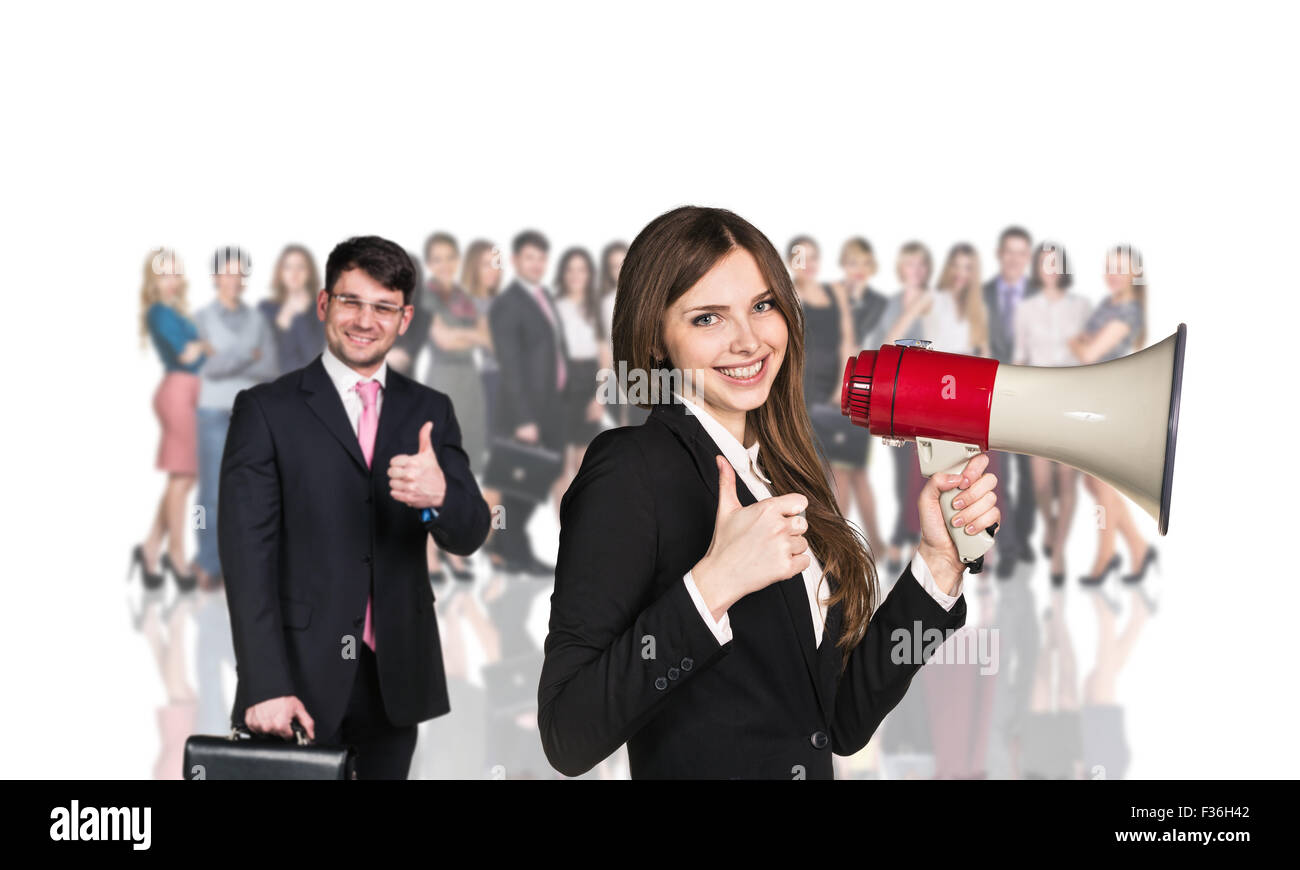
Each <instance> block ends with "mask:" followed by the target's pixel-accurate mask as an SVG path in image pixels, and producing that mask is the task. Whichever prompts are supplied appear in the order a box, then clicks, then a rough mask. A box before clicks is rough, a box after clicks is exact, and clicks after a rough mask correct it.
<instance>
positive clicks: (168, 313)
mask: <svg viewBox="0 0 1300 870" xmlns="http://www.w3.org/2000/svg"><path fill="white" fill-rule="evenodd" d="M145 322H146V324H147V325H148V327H149V335H150V337H152V338H153V346H154V348H156V349H157V351H158V356H159V358H160V359H161V360H162V364H163V368H164V369H165V370H166V371H169V372H197V371H198V370H199V368H200V367H201V366H202V365H203V361H204V360H205V359H207V357H206V355H203V354H200V355H199V358H198V359H196V360H195V361H194V362H192V363H183V362H181V361H180V355H181V354H182V353H184V352H185V345H187V344H189V343H190V342H191V341H197V340H198V337H199V330H198V328H197V327H196V326H195V325H194V321H192V320H190V319H189V318H188V317H186V316H185V315H184V314H181V313H180V312H179V311H177V310H176V309H175V308H172V307H171V306H170V305H164V304H163V303H161V302H155V303H154V304H152V305H150V306H149V311H148V313H147V314H146V315H145Z"/></svg>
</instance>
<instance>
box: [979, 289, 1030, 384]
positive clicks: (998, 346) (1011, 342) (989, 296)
mask: <svg viewBox="0 0 1300 870" xmlns="http://www.w3.org/2000/svg"><path fill="white" fill-rule="evenodd" d="M1037 292H1038V288H1037V287H1035V286H1034V282H1033V281H1030V280H1028V279H1026V280H1025V292H1024V295H1023V296H1021V297H1020V301H1021V302H1024V301H1025V300H1026V299H1028V298H1029V297H1030V296H1033V295H1034V294H1035V293H1037ZM984 307H985V308H986V309H988V313H989V355H990V356H992V357H993V358H994V359H995V360H997V361H998V362H1001V363H1010V362H1012V360H1013V359H1014V356H1015V349H1016V336H1015V332H1014V326H1015V321H1014V320H1013V321H1012V327H1013V331H1012V332H1008V331H1007V330H1006V328H1005V327H1004V326H1003V325H1002V302H1001V300H1000V299H999V298H998V278H997V276H996V275H994V276H993V277H992V278H990V279H989V280H988V281H986V282H984Z"/></svg>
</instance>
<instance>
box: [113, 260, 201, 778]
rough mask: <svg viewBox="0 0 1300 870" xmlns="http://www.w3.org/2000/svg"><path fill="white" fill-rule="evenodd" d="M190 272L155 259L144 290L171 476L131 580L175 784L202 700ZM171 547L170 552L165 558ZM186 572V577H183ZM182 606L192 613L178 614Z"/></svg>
mask: <svg viewBox="0 0 1300 870" xmlns="http://www.w3.org/2000/svg"><path fill="white" fill-rule="evenodd" d="M186 289H187V284H186V281H185V276H184V270H183V268H182V266H181V263H180V260H179V259H178V258H177V256H176V254H175V252H173V251H170V250H167V249H159V250H156V251H153V252H151V253H150V254H149V257H148V258H147V259H146V260H145V264H144V278H143V281H142V282H141V286H140V342H141V345H142V346H143V345H144V343H145V341H146V340H148V339H152V342H153V346H154V349H155V350H156V351H157V353H158V356H159V358H160V359H161V360H162V364H163V370H164V374H163V379H162V382H161V383H160V384H159V385H158V388H157V389H156V390H155V391H154V395H153V410H154V414H156V415H157V417H158V422H159V423H160V424H161V427H162V437H161V439H160V440H159V443H158V453H157V459H156V461H155V465H156V467H157V468H158V469H159V470H160V471H165V472H167V482H166V484H164V486H163V492H162V497H161V498H160V499H159V502H158V509H157V510H156V511H155V512H154V516H153V523H152V525H151V526H150V529H149V534H148V536H147V537H146V538H145V539H144V541H143V542H141V543H139V544H136V545H135V547H134V548H133V549H132V551H131V562H130V566H129V568H128V571H127V580H128V581H129V580H130V579H131V575H132V574H134V573H136V572H137V571H138V572H139V574H140V577H141V581H142V590H141V591H140V592H139V593H138V594H139V599H138V603H137V604H136V605H135V606H134V607H133V608H132V610H133V614H132V616H133V620H134V623H135V627H136V628H137V629H138V630H140V631H142V632H143V633H144V634H145V636H146V637H147V638H148V640H149V645H150V647H151V648H152V650H153V653H154V658H155V659H156V660H157V663H158V668H159V671H160V673H161V676H162V680H163V685H164V687H165V689H166V692H167V704H166V705H164V706H163V707H161V708H159V710H158V717H159V728H160V730H161V733H162V745H161V749H160V752H159V757H158V763H157V764H156V765H155V770H154V776H155V777H156V778H159V779H174V778H176V776H178V775H179V772H180V767H181V764H180V760H179V756H178V755H177V753H179V752H180V747H181V746H182V745H183V743H184V738H185V735H187V734H189V733H190V731H191V730H192V729H193V723H194V715H195V695H194V690H193V689H192V688H190V686H189V681H188V679H187V676H186V672H187V668H186V665H185V643H184V627H185V620H186V619H187V618H188V616H189V612H190V607H189V603H190V602H191V600H192V598H193V595H191V594H188V593H191V592H192V591H193V589H194V586H195V575H194V572H193V571H192V570H190V569H189V567H188V566H189V560H188V559H187V558H186V556H185V547H186V543H187V541H186V538H187V535H188V530H189V524H188V523H187V522H186V516H187V508H188V505H189V494H190V491H191V490H192V489H193V488H194V483H195V480H196V477H197V474H198V440H197V406H198V398H199V378H198V375H197V374H196V372H197V371H198V369H199V367H200V366H201V365H202V364H203V361H204V359H205V358H206V355H207V354H208V353H210V352H211V348H209V347H207V346H206V343H205V342H203V341H201V340H199V336H198V331H197V329H196V328H195V326H194V323H193V321H191V320H190V318H189V316H188V313H187V308H186V300H185V293H186ZM164 543H165V545H166V550H165V551H164V550H163V547H164ZM182 568H185V573H183V574H182V573H181V570H182ZM164 572H167V573H170V574H171V575H172V576H173V578H174V579H175V582H176V587H177V588H176V593H175V595H174V596H172V598H171V599H170V601H168V599H167V597H166V594H165V592H166V590H165V589H164V586H165V583H166V573H164ZM178 603H184V604H185V606H181V607H177V606H176V605H177V604H178Z"/></svg>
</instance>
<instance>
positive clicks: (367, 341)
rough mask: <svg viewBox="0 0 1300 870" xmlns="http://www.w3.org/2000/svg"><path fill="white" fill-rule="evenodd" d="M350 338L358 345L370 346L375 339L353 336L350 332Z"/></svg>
mask: <svg viewBox="0 0 1300 870" xmlns="http://www.w3.org/2000/svg"><path fill="white" fill-rule="evenodd" d="M348 338H350V339H352V340H353V341H355V342H356V343H357V344H370V343H371V342H372V341H374V339H373V338H366V337H364V336H361V335H353V334H352V333H350V332H349V333H348Z"/></svg>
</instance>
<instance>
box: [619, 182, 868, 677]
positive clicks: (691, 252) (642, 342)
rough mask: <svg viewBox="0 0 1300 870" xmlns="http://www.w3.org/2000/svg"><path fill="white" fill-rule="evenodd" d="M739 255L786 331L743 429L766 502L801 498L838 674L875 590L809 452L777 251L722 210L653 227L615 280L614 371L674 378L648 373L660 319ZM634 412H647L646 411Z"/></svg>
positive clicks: (792, 307) (787, 293)
mask: <svg viewBox="0 0 1300 870" xmlns="http://www.w3.org/2000/svg"><path fill="white" fill-rule="evenodd" d="M737 248H743V249H744V250H746V251H748V252H749V253H750V254H751V255H752V256H753V257H754V259H755V260H756V261H757V262H758V268H759V271H760V272H761V273H762V275H763V278H764V280H765V281H766V282H767V285H768V287H770V288H771V289H772V292H773V294H774V296H775V302H776V307H777V310H779V311H780V312H781V314H782V315H783V316H784V317H785V322H786V325H787V327H788V331H789V343H788V345H787V347H786V353H785V360H784V364H783V365H782V366H781V368H780V370H779V371H778V372H777V373H776V379H775V380H774V381H773V384H772V390H771V392H770V393H769V394H768V397H767V401H766V402H764V403H763V405H762V406H761V407H759V408H756V409H754V410H753V411H750V412H749V414H748V423H749V425H750V427H751V428H752V430H753V431H754V432H756V433H757V435H758V443H759V449H760V451H762V454H763V456H764V457H766V460H765V461H764V462H763V469H764V471H765V472H766V473H767V475H768V476H769V477H770V478H771V479H772V492H773V494H774V495H784V494H786V493H792V492H798V493H802V494H803V495H805V496H806V497H807V498H808V509H807V510H806V511H805V512H804V516H805V518H806V519H807V520H808V531H807V532H806V533H805V537H806V538H807V540H808V545H809V546H810V547H811V548H812V551H813V553H815V554H816V556H817V560H818V561H819V562H820V563H821V565H822V570H823V573H824V574H826V575H830V576H831V577H833V578H834V579H835V580H836V582H837V584H838V586H837V588H836V589H835V591H834V593H833V595H832V596H831V599H830V602H829V606H835V605H836V604H839V605H841V606H842V607H843V613H844V628H843V631H842V633H841V634H840V637H839V639H838V641H837V646H839V647H840V648H841V650H842V656H843V658H842V660H841V668H842V667H843V666H844V665H845V664H847V662H848V657H849V653H851V652H852V651H853V648H854V647H856V646H857V645H858V643H859V642H860V641H861V640H862V636H863V635H864V634H865V633H866V630H867V623H868V622H869V621H870V619H871V614H872V613H873V612H874V610H875V608H876V604H877V595H878V593H879V585H878V583H877V579H876V567H875V562H874V560H873V558H872V555H871V551H870V549H869V547H868V544H867V542H866V539H865V538H864V537H863V535H862V533H861V530H859V529H858V528H857V527H856V526H854V525H853V524H852V523H850V522H849V521H848V520H846V519H845V518H844V515H843V514H842V513H840V509H839V504H838V503H837V501H836V499H835V495H834V493H832V492H831V488H830V484H829V483H828V482H827V481H828V477H829V475H828V473H827V469H826V468H825V467H823V466H822V464H821V460H820V458H819V456H818V453H817V450H816V448H815V447H814V446H813V428H812V423H811V421H810V420H809V419H808V408H807V405H806V403H805V402H804V395H803V367H804V344H803V309H802V306H800V304H799V301H798V299H797V298H796V296H795V290H794V284H793V282H792V281H791V280H790V275H789V273H787V272H786V269H785V265H784V263H783V262H782V261H781V256H780V255H779V254H778V253H777V251H776V248H774V247H773V246H772V243H771V242H770V241H769V240H768V238H767V237H766V236H764V235H763V234H762V233H761V232H759V231H758V229H757V228H756V227H754V226H753V225H752V224H751V223H749V222H748V221H746V220H745V219H744V218H742V217H740V216H739V215H737V214H735V213H734V212H731V211H727V210H726V209H721V208H705V207H700V206H682V207H681V208H676V209H673V210H672V211H669V212H665V213H664V214H662V215H660V216H659V217H657V218H655V219H654V220H653V221H651V222H650V223H649V224H647V225H646V227H645V229H643V230H641V232H640V233H638V234H637V237H636V238H635V239H634V240H633V241H632V244H631V246H630V247H629V248H628V251H627V258H626V259H625V260H624V261H623V270H622V271H621V272H620V273H619V279H618V294H617V295H616V296H615V297H614V326H613V336H612V337H613V345H614V366H615V367H616V368H617V366H618V363H619V360H626V365H627V368H628V369H629V370H639V371H644V372H647V373H650V372H652V371H653V370H654V369H655V368H657V367H662V366H667V367H669V368H673V367H674V365H673V362H672V360H670V359H669V360H664V361H663V362H661V363H659V364H658V365H656V359H655V349H656V348H659V347H663V342H662V340H661V338H662V332H663V319H664V313H665V312H666V311H667V310H668V307H669V306H670V305H672V304H673V302H675V301H676V300H677V299H678V298H679V297H681V296H682V294H684V293H686V292H687V291H688V290H690V289H691V287H693V286H695V284H696V283H698V282H699V281H700V279H701V278H703V277H704V275H705V274H706V273H707V272H708V271H709V270H710V269H712V268H713V267H714V266H715V265H716V264H717V263H718V261H720V260H721V259H722V258H723V257H725V256H726V255H727V254H729V253H730V252H731V251H733V250H735V249H737ZM638 405H639V407H642V408H649V407H650V406H649V405H648V404H647V403H644V402H642V403H638Z"/></svg>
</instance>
